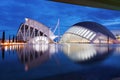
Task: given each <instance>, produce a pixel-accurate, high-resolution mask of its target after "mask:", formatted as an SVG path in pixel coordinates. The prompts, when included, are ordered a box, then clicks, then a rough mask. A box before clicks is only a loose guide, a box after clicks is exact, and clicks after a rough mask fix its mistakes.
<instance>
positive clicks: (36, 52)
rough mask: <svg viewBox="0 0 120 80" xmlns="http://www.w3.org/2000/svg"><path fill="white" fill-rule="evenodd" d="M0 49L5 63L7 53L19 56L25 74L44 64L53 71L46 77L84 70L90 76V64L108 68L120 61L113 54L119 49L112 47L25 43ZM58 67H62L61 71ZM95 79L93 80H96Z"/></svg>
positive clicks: (46, 68)
mask: <svg viewBox="0 0 120 80" xmlns="http://www.w3.org/2000/svg"><path fill="white" fill-rule="evenodd" d="M116 46H117V47H116ZM0 50H1V54H2V56H1V57H2V60H3V61H4V60H5V59H6V55H7V54H6V53H7V52H9V53H14V54H15V53H16V55H17V57H18V61H19V63H20V65H24V68H23V70H24V71H25V72H28V71H32V70H33V69H36V68H37V69H38V67H39V66H42V65H44V68H43V70H45V71H46V70H48V71H49V70H50V69H51V70H52V71H53V72H52V71H51V72H50V73H49V72H47V73H44V76H45V75H48V74H49V75H50V74H52V75H56V74H63V73H66V72H67V73H69V72H75V71H81V70H84V72H86V75H87V74H88V73H87V71H89V70H87V69H86V67H87V66H88V65H91V67H98V65H101V66H102V67H103V64H104V65H107V67H111V66H113V64H115V62H114V61H117V59H118V57H119V59H118V60H120V55H118V56H113V54H114V53H117V54H119V53H120V51H119V50H120V46H119V45H113V44H73V43H71V44H67V43H66V44H32V45H31V44H22V45H10V46H1V47H0ZM110 56H112V57H110ZM114 57H117V58H116V60H113V59H114ZM53 58H55V59H54V61H55V63H56V65H55V64H53V62H52V61H51V60H52V59H53ZM112 61H113V62H112ZM1 62H2V61H1ZM116 63H117V62H116ZM15 64H16V63H15ZM46 64H47V65H46ZM65 64H66V65H65ZM86 64H87V65H86ZM58 65H59V66H60V67H59V68H58ZM108 65H110V66H108ZM51 66H53V67H54V69H52V67H51ZM101 66H99V67H101ZM116 66H117V67H118V66H119V67H120V64H118V63H117V65H115V66H114V67H116ZM40 68H41V67H40ZM40 68H39V69H40ZM87 68H88V67H87ZM61 69H62V70H61ZM88 69H89V68H88ZM113 69H114V68H113ZM40 70H41V69H40ZM86 70H87V71H86ZM90 70H91V69H90ZM43 72H44V71H43ZM106 72H107V71H106ZM98 73H99V72H98ZM35 74H37V73H35ZM39 74H40V72H39ZM41 74H43V73H41ZM100 74H101V75H102V73H99V75H100ZM119 74H120V73H119ZM37 75H38V74H37ZM88 75H89V74H88ZM96 75H97V74H96ZM114 75H115V74H114ZM97 76H98V75H97ZM39 77H40V76H39ZM41 78H42V76H41ZM86 79H87V78H86ZM92 79H93V80H94V78H92ZM106 79H108V78H106ZM48 80H49V79H48ZM88 80H89V79H88Z"/></svg>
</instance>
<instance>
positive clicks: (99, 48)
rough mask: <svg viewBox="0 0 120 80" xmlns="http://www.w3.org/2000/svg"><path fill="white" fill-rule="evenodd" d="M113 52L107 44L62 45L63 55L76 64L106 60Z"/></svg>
mask: <svg viewBox="0 0 120 80" xmlns="http://www.w3.org/2000/svg"><path fill="white" fill-rule="evenodd" d="M113 51H114V48H112V47H111V46H109V45H107V44H106V45H104V44H100V45H92V44H63V52H64V54H66V56H67V57H68V58H69V59H71V60H72V61H74V62H77V63H93V62H98V61H101V60H104V59H105V58H107V57H108V56H109V55H110V54H111V53H113Z"/></svg>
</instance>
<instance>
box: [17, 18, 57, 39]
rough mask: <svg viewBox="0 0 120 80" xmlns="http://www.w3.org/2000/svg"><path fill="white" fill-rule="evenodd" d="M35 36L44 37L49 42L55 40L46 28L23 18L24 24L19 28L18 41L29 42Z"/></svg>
mask: <svg viewBox="0 0 120 80" xmlns="http://www.w3.org/2000/svg"><path fill="white" fill-rule="evenodd" d="M36 36H46V37H47V38H48V39H50V40H51V41H53V40H54V39H55V38H56V36H55V35H54V33H53V32H52V31H51V30H50V29H49V28H48V27H47V26H45V25H43V24H42V23H39V22H37V21H35V20H32V19H29V18H25V23H23V24H22V25H21V26H20V28H19V30H18V33H17V38H18V40H23V41H29V40H30V39H32V38H34V37H36Z"/></svg>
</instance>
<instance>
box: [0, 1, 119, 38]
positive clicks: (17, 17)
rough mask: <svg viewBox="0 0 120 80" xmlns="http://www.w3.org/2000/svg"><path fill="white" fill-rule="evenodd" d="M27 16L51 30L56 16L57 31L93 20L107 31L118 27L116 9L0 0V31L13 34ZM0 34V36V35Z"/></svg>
mask: <svg viewBox="0 0 120 80" xmlns="http://www.w3.org/2000/svg"><path fill="white" fill-rule="evenodd" d="M26 17H28V18H31V19H34V20H37V21H39V22H41V23H43V24H44V25H46V26H49V27H51V29H52V30H54V28H55V25H56V23H57V20H58V18H59V19H60V25H59V26H60V29H61V34H63V33H64V32H65V31H66V30H67V29H68V28H69V27H70V26H71V25H73V24H75V23H77V22H82V21H94V22H98V23H100V24H102V25H105V26H106V27H107V28H108V29H110V30H115V29H117V30H118V29H120V11H113V10H106V9H99V8H91V7H85V6H78V5H71V4H65V3H57V2H51V1H46V0H1V1H0V33H1V31H2V30H6V33H7V35H8V34H10V35H13V34H14V35H15V34H16V33H17V30H18V28H19V26H20V24H21V23H22V22H24V18H26ZM0 36H1V35H0Z"/></svg>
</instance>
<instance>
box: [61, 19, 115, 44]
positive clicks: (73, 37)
mask: <svg viewBox="0 0 120 80" xmlns="http://www.w3.org/2000/svg"><path fill="white" fill-rule="evenodd" d="M115 40H116V38H115V36H114V35H113V34H112V33H111V32H110V31H109V30H108V29H107V28H106V27H104V26H103V25H101V24H99V23H96V22H90V21H86V22H79V23H76V24H74V25H73V26H72V27H70V28H69V29H68V30H67V31H66V32H65V34H64V35H63V36H62V38H61V40H60V43H114V41H115Z"/></svg>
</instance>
